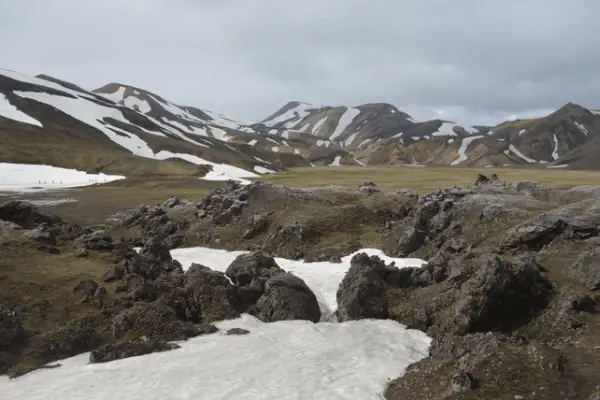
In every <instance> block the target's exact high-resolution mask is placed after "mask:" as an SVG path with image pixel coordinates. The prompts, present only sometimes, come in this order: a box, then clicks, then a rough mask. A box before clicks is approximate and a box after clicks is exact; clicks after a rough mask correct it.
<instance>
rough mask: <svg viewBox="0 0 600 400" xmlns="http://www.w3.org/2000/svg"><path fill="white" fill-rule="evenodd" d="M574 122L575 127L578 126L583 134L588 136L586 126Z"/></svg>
mask: <svg viewBox="0 0 600 400" xmlns="http://www.w3.org/2000/svg"><path fill="white" fill-rule="evenodd" d="M574 122H575V125H577V127H578V128H579V129H580V130H581V132H583V133H584V134H585V135H587V134H588V130H587V128H586V127H585V126H583V124H580V123H579V122H577V121H574Z"/></svg>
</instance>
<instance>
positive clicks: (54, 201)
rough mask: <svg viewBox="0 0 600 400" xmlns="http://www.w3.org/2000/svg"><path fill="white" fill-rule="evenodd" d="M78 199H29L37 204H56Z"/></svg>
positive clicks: (73, 201)
mask: <svg viewBox="0 0 600 400" xmlns="http://www.w3.org/2000/svg"><path fill="white" fill-rule="evenodd" d="M77 201H78V200H75V199H37V200H27V202H28V203H31V204H34V205H36V206H56V205H59V204H63V203H77Z"/></svg>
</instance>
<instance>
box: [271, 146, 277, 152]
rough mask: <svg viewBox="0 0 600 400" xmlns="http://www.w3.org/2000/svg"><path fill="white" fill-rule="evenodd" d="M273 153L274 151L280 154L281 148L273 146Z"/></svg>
mask: <svg viewBox="0 0 600 400" xmlns="http://www.w3.org/2000/svg"><path fill="white" fill-rule="evenodd" d="M271 151H273V152H275V153H278V152H279V147H277V146H273V147H271Z"/></svg>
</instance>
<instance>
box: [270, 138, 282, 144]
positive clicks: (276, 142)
mask: <svg viewBox="0 0 600 400" xmlns="http://www.w3.org/2000/svg"><path fill="white" fill-rule="evenodd" d="M267 140H268V141H270V142H272V143H275V144H279V142H278V141H277V140H273V139H271V138H269V137H268V138H267Z"/></svg>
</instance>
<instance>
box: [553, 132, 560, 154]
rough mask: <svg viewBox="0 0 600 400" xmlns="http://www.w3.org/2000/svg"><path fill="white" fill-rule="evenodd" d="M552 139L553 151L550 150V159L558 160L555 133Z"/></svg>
mask: <svg viewBox="0 0 600 400" xmlns="http://www.w3.org/2000/svg"><path fill="white" fill-rule="evenodd" d="M553 139H554V149H553V150H552V159H553V160H558V159H559V158H560V156H559V155H558V138H557V137H556V133H555V134H554V135H553Z"/></svg>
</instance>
